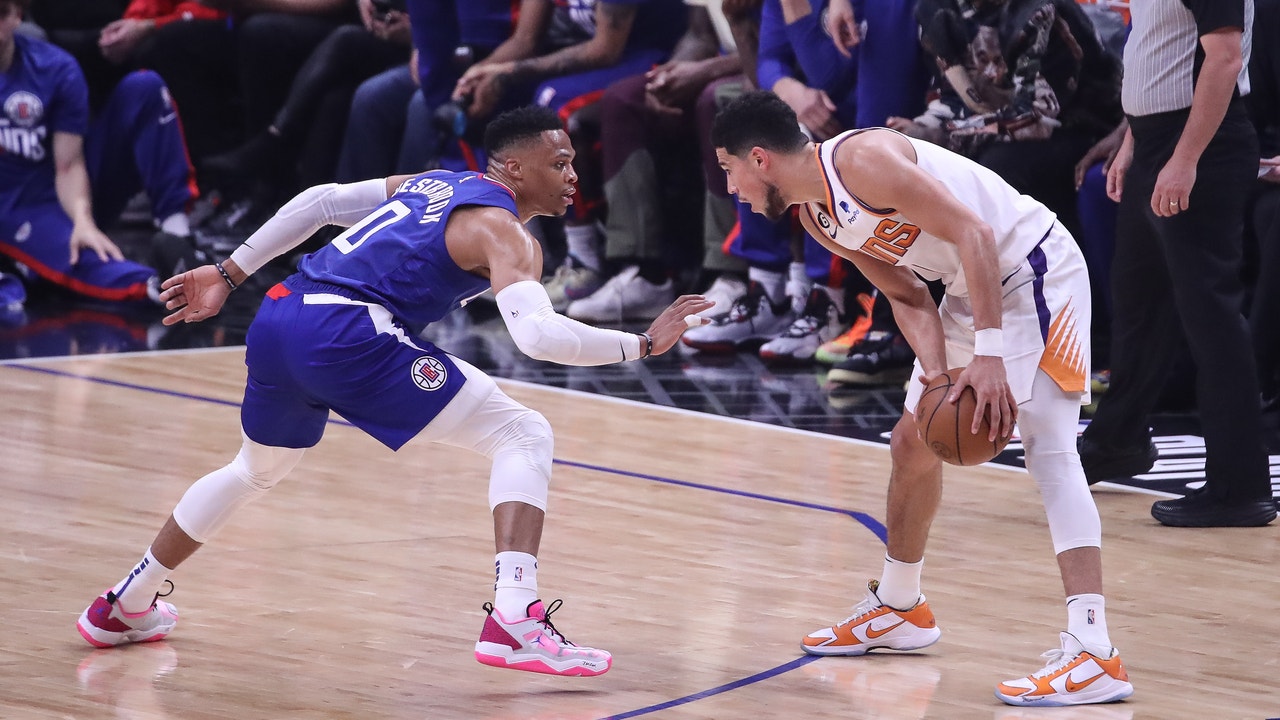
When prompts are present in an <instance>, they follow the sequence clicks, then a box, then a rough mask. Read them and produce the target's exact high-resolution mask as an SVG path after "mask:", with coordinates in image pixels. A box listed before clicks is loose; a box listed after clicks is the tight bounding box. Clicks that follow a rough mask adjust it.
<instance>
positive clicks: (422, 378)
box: [413, 355, 448, 392]
mask: <svg viewBox="0 0 1280 720" xmlns="http://www.w3.org/2000/svg"><path fill="white" fill-rule="evenodd" d="M447 377H448V371H446V370H445V367H444V363H442V362H440V361H439V360H437V359H435V358H433V357H431V356H430V355H423V356H422V357H420V358H418V359H417V360H415V361H414V362H413V383H414V384H415V385H417V386H418V387H420V388H422V389H423V390H426V391H428V392H430V391H432V390H439V389H440V388H441V387H443V386H444V381H445V379H446V378H447Z"/></svg>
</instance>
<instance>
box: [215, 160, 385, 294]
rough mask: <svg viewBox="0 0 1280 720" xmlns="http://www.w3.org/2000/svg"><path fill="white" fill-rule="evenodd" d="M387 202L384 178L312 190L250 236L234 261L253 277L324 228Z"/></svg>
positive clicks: (353, 219) (348, 221)
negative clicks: (260, 269)
mask: <svg viewBox="0 0 1280 720" xmlns="http://www.w3.org/2000/svg"><path fill="white" fill-rule="evenodd" d="M386 199H387V181H386V179H384V178H378V179H376V180H361V181H360V182H356V183H348V184H346V185H339V184H337V183H329V184H327V185H316V186H314V187H309V188H307V189H306V190H303V191H302V192H300V193H298V194H297V196H295V197H294V198H293V199H292V200H290V201H289V202H287V203H285V205H284V207H282V208H280V210H278V211H277V212H276V214H275V216H273V217H272V218H271V219H270V220H268V221H266V222H265V223H263V224H262V227H260V228H258V230H257V232H255V233H254V234H252V235H250V236H249V239H247V240H245V241H244V244H243V245H241V246H240V247H238V248H236V249H235V252H233V253H231V259H232V260H234V261H235V263H236V266H237V267H239V268H240V269H241V270H243V271H244V272H245V274H246V275H252V274H253V273H255V272H257V270H258V269H259V268H261V267H262V266H263V265H266V264H267V263H268V262H269V261H270V260H271V259H272V258H274V257H276V256H278V255H281V254H283V253H284V252H286V251H288V250H291V249H293V248H295V247H297V246H298V245H299V244H301V243H302V241H303V240H306V239H307V238H309V237H311V234H312V233H314V232H315V231H316V230H319V229H320V228H322V227H324V226H325V225H344V226H349V225H351V224H353V223H355V222H356V221H358V220H360V219H362V218H363V217H364V216H365V215H368V214H369V211H371V210H373V209H374V208H376V207H378V206H379V205H381V204H382V203H383V202H385V201H386Z"/></svg>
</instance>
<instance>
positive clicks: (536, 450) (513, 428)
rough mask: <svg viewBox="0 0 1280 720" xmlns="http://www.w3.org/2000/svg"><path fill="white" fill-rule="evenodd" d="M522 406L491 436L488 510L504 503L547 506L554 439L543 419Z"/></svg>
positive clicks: (539, 507) (543, 509)
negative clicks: (519, 412) (518, 413)
mask: <svg viewBox="0 0 1280 720" xmlns="http://www.w3.org/2000/svg"><path fill="white" fill-rule="evenodd" d="M522 409H523V410H524V412H522V413H521V414H520V415H519V416H518V417H516V418H515V419H514V420H512V421H511V422H510V423H508V424H507V426H506V427H504V428H503V429H502V430H500V431H499V432H498V433H497V434H496V437H495V438H494V445H493V447H494V450H493V453H492V455H491V457H492V458H493V471H492V472H491V473H490V475H489V509H491V510H492V509H493V508H495V507H497V506H498V505H499V504H501V503H504V502H522V503H525V504H527V505H532V506H534V507H536V508H538V509H539V510H542V511H544V512H545V511H546V509H547V488H548V487H549V486H550V484H551V457H552V455H553V454H554V452H555V439H554V437H553V436H552V434H551V423H549V422H547V419H546V418H544V417H542V415H541V414H540V413H537V412H534V411H533V410H529V409H528V408H522Z"/></svg>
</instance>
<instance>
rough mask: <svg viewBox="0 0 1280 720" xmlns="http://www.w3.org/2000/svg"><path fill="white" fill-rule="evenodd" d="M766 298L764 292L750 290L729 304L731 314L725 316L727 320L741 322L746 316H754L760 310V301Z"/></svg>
mask: <svg viewBox="0 0 1280 720" xmlns="http://www.w3.org/2000/svg"><path fill="white" fill-rule="evenodd" d="M763 300H764V293H763V292H748V293H747V294H746V295H742V296H740V297H738V298H735V299H734V301H733V304H732V305H730V306H729V314H728V315H726V316H725V322H730V323H734V322H741V321H742V320H743V319H745V318H753V317H755V316H756V314H757V313H759V312H760V303H761V302H762V301H763Z"/></svg>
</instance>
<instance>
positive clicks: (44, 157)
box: [0, 0, 203, 300]
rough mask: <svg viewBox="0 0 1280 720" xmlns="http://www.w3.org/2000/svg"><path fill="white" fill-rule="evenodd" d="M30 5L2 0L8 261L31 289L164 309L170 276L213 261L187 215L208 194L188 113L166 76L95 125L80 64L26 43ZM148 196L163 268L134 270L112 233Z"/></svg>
mask: <svg viewBox="0 0 1280 720" xmlns="http://www.w3.org/2000/svg"><path fill="white" fill-rule="evenodd" d="M27 3H28V0H0V78H3V82H0V108H3V113H4V115H3V117H0V148H2V149H3V152H0V255H3V256H4V257H6V258H8V259H9V260H10V261H12V262H14V263H15V264H16V267H17V269H18V271H19V273H20V274H21V275H22V276H23V279H24V280H25V281H27V282H40V281H42V282H47V283H52V284H54V285H57V286H60V287H62V288H64V289H66V290H69V291H71V292H72V293H75V294H78V295H81V296H84V297H88V298H94V299H98V300H141V299H145V298H147V297H151V298H152V299H153V300H154V299H155V298H156V297H157V295H156V293H157V286H158V279H159V278H158V274H164V275H165V277H168V276H169V275H170V274H173V273H174V272H178V271H180V269H181V268H189V267H193V266H194V265H195V264H198V262H202V261H203V260H202V259H201V258H200V257H199V256H198V254H197V253H196V251H195V249H194V247H193V245H192V243H191V242H190V240H189V239H188V236H189V235H190V227H189V222H188V219H187V216H186V214H185V208H186V206H187V204H188V203H189V202H190V201H192V200H193V199H194V198H195V197H196V194H197V191H196V187H195V183H194V182H193V178H192V171H191V165H190V162H189V161H188V160H187V157H186V151H185V149H184V147H183V143H182V134H181V131H180V129H179V125H180V123H179V121H178V117H177V111H176V110H175V108H174V107H173V105H172V104H171V103H170V102H169V97H168V93H167V91H166V89H165V87H164V83H163V82H162V81H161V80H160V78H159V76H157V75H156V74H155V73H149V72H138V73H133V74H130V75H128V76H126V77H125V79H124V80H123V81H121V83H120V85H119V86H118V87H116V89H115V90H114V91H113V92H112V93H111V95H110V97H109V98H108V100H107V102H106V104H105V107H104V108H103V110H102V112H101V113H99V115H98V117H97V118H96V119H94V120H93V122H92V123H90V118H89V106H88V88H87V87H86V85H85V81H84V76H83V75H82V74H81V72H80V68H79V67H78V66H77V65H76V62H75V60H74V59H73V58H72V57H71V56H70V55H69V54H68V53H67V52H66V51H64V50H62V49H60V48H58V47H56V46H54V45H52V44H50V43H47V42H43V41H39V40H33V39H31V38H28V37H25V36H15V34H14V30H15V28H17V26H18V24H19V23H20V22H21V21H22V17H23V12H24V10H25V8H26V6H27ZM144 188H145V190H146V192H147V195H148V197H149V198H150V200H151V208H152V213H153V214H154V216H155V218H156V224H157V225H158V226H159V228H160V230H161V232H160V233H159V234H158V235H157V236H156V239H155V241H154V250H155V257H156V261H155V265H156V266H155V268H154V269H153V268H152V267H147V266H145V265H141V264H139V263H136V262H132V261H129V260H126V259H124V256H123V254H122V253H121V252H120V249H119V248H118V247H116V245H115V243H113V242H112V241H111V240H110V239H109V238H108V237H107V236H106V235H105V234H104V233H103V232H102V230H101V229H100V225H101V224H104V223H107V222H109V221H111V220H113V219H114V218H116V217H117V216H118V215H119V213H120V212H121V210H122V209H123V208H124V206H125V203H126V202H127V201H128V200H129V198H131V197H132V196H133V195H134V194H135V193H136V192H137V191H138V190H139V189H144ZM9 285H10V287H12V283H11V282H10V283H9Z"/></svg>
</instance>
